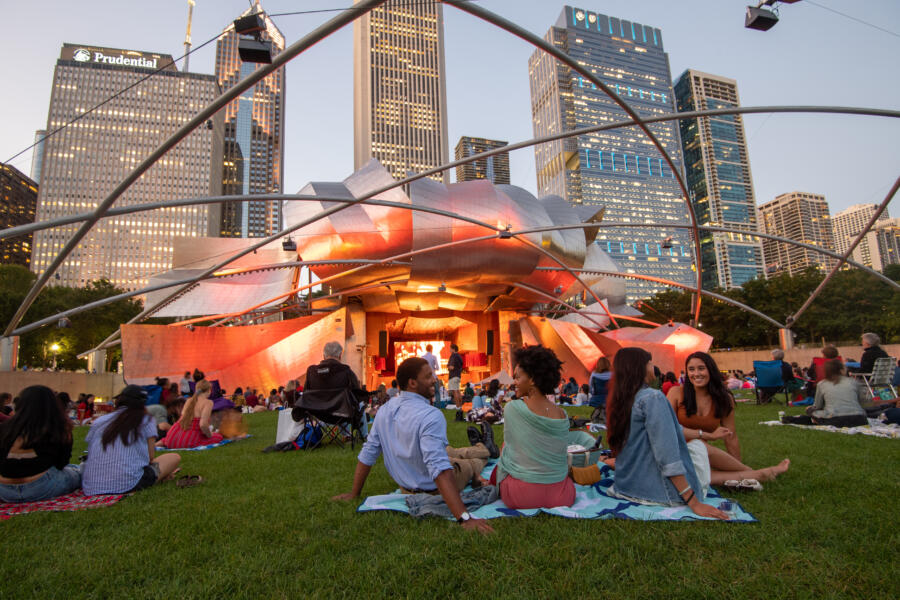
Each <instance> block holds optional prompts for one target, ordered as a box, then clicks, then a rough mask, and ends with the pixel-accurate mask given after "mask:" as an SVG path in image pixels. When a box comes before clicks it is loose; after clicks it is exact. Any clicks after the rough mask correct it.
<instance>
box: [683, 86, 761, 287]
mask: <svg viewBox="0 0 900 600" xmlns="http://www.w3.org/2000/svg"><path fill="white" fill-rule="evenodd" d="M675 98H676V101H677V104H678V110H679V112H688V111H694V110H711V109H717V108H732V107H736V106H740V98H739V97H738V89H737V82H736V81H734V80H733V79H728V78H726V77H720V76H718V75H710V74H709V73H701V72H700V71H694V70H690V69H689V70H687V71H685V72H684V73H682V74H681V77H679V78H678V82H677V83H676V84H675ZM680 124H681V125H680V126H681V143H682V145H683V149H684V162H685V169H686V171H687V184H688V189H689V190H690V192H691V194H692V196H691V202H692V203H693V205H694V212H695V213H696V215H697V220H698V221H699V222H700V224H701V225H713V226H719V227H728V228H730V229H740V230H744V231H748V232H750V231H753V232H755V231H757V226H758V224H757V220H756V200H755V198H754V195H753V179H752V178H751V176H750V158H749V155H748V153H747V138H746V136H745V134H744V120H743V119H742V118H741V115H722V116H718V117H704V118H702V119H683V120H682V121H680ZM700 257H701V261H700V264H701V265H702V269H703V287H704V288H707V289H712V288H716V287H720V288H725V289H729V288H733V287H740V286H742V285H744V283H746V282H748V281H750V280H751V279H755V278H757V277H765V274H764V269H763V251H762V243H761V242H760V240H759V238H756V237H753V236H750V235H745V234H742V233H713V232H710V231H702V230H701V236H700Z"/></svg>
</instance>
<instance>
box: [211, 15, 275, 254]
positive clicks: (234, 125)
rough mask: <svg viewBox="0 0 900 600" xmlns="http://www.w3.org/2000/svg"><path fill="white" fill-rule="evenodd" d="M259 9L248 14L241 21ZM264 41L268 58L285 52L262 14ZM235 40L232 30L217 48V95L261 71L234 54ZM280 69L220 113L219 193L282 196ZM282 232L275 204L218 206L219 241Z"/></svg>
mask: <svg viewBox="0 0 900 600" xmlns="http://www.w3.org/2000/svg"><path fill="white" fill-rule="evenodd" d="M260 11H262V9H261V8H260V7H259V4H258V3H257V4H256V5H254V6H252V7H251V8H248V9H247V10H246V11H244V13H243V14H242V15H241V16H242V17H244V16H247V15H250V14H252V13H255V12H260ZM262 15H263V20H264V22H265V24H266V30H265V31H264V32H263V33H262V37H263V39H265V40H268V41H271V42H272V53H273V54H278V53H279V52H281V51H282V50H284V36H283V35H282V34H281V31H279V30H278V28H277V27H276V26H275V23H274V22H272V20H271V19H270V18H269V16H268V15H267V14H265V12H262ZM239 38H240V36H238V34H237V33H235V31H234V24H229V25H228V27H226V28H225V31H224V33H223V35H222V37H220V38H219V41H218V42H217V43H216V79H217V80H218V81H219V85H220V86H222V90H227V89H228V88H230V87H232V86H233V85H235V84H236V83H237V82H238V81H240V80H241V79H243V78H244V77H246V76H247V75H249V74H250V73H252V72H253V71H254V70H256V69H258V68H260V67H261V66H263V65H261V64H258V63H249V62H243V61H242V60H241V57H240V55H239V54H238V41H239ZM284 85H285V81H284V68H283V67H282V68H281V69H278V70H277V71H275V72H274V73H272V74H271V75H269V76H267V77H266V78H264V79H263V80H262V81H260V82H259V83H257V84H256V85H255V86H253V87H251V88H250V89H249V90H247V91H245V92H244V93H243V94H241V95H240V97H239V98H237V99H235V100H233V101H232V102H231V103H230V104H229V105H228V106H227V107H226V108H225V165H224V179H225V180H224V182H223V186H222V189H223V193H224V194H226V195H232V194H234V195H238V194H266V193H271V194H280V193H282V191H283V190H284V160H283V159H284ZM280 230H281V203H280V202H278V201H276V200H268V201H258V202H243V203H242V202H228V203H224V204H223V206H222V216H221V228H220V235H221V236H222V237H266V236H267V235H271V234H272V233H275V232H276V231H280Z"/></svg>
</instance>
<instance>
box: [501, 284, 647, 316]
mask: <svg viewBox="0 0 900 600" xmlns="http://www.w3.org/2000/svg"><path fill="white" fill-rule="evenodd" d="M512 285H513V287H517V288H519V289H522V290H528V291H529V292H531V293H532V294H537V295H538V296H543V297H544V298H547V299H548V300H551V301H552V302H553V303H555V304H560V305H562V306H565V307H566V308H568V309H569V310H568V312H570V313H577V314H579V315H581V316H582V317H584V318H586V319H590V320H591V321H593V319H591V318H590V317H589V316H588V315H586V314H585V313H583V312H579V310H578V308H576V307H575V306H572V305H571V304H569V303H568V302H566V301H564V300H560V299H559V298H557V297H556V296H554V295H553V294H548V293H547V292H545V291H544V290H541V289H538V288H536V287H534V286H531V285H528V284H525V283H514V284H512ZM617 316H618V317H619V318H620V319H623V320H625V321H634V322H635V323H643V324H644V325H652V326H654V327H658V326H659V323H654V322H653V321H647V320H646V319H638V318H637V317H627V316H625V315H617ZM594 322H595V323H596V321H594Z"/></svg>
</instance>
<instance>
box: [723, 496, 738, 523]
mask: <svg viewBox="0 0 900 600" xmlns="http://www.w3.org/2000/svg"><path fill="white" fill-rule="evenodd" d="M736 509H737V507H736V506H735V504H734V502H732V501H731V500H725V501H723V502H720V503H719V510H721V511H722V512H723V513H725V514H726V515H728V518H729V519H733V518H734V517H735V515H736V512H737V510H736Z"/></svg>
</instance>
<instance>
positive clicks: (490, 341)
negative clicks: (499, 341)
mask: <svg viewBox="0 0 900 600" xmlns="http://www.w3.org/2000/svg"><path fill="white" fill-rule="evenodd" d="M493 353H494V330H493V329H488V330H487V352H486V354H487V355H488V356H491V355H492V354H493Z"/></svg>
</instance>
